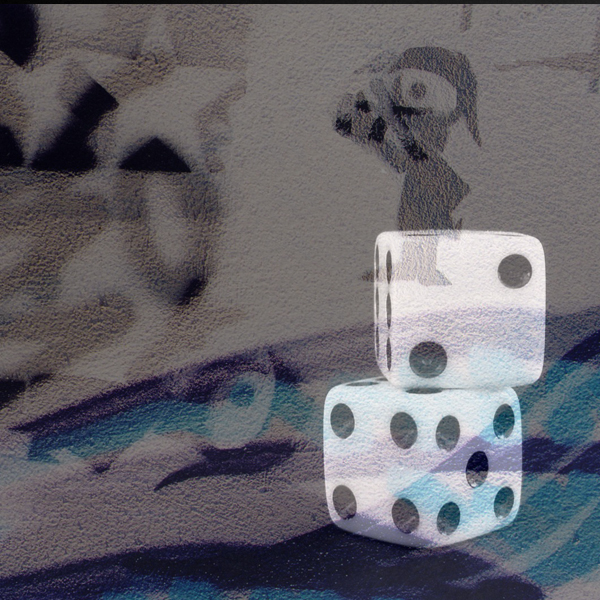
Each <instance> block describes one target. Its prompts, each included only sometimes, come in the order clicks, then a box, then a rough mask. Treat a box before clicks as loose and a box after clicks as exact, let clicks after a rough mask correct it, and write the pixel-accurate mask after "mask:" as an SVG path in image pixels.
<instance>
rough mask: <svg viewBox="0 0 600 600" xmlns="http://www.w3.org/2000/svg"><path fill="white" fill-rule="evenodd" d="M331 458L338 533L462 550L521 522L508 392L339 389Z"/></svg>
mask: <svg viewBox="0 0 600 600" xmlns="http://www.w3.org/2000/svg"><path fill="white" fill-rule="evenodd" d="M324 455H325V487H326V495H327V503H328V507H329V512H330V515H331V519H332V520H333V522H334V523H336V525H338V526H339V527H341V528H342V529H345V530H347V531H350V532H353V533H357V534H360V535H364V536H367V537H372V538H376V539H380V540H384V541H388V542H393V543H398V544H403V545H406V546H444V545H447V544H454V543H456V542H460V541H463V540H466V539H469V538H473V537H476V536H478V535H482V534H484V533H487V532H490V531H493V530H495V529H498V528H500V527H504V526H505V525H508V524H509V523H511V522H512V521H513V520H514V518H515V516H516V514H517V512H518V508H519V503H520V498H521V478H522V475H521V467H522V433H521V412H520V408H519V401H518V398H517V395H516V394H515V392H514V391H513V390H512V389H510V388H506V389H502V390H473V389H471V390H467V389H448V390H442V391H436V390H427V389H413V390H403V389H399V388H397V387H395V386H393V385H391V384H390V383H389V382H388V381H386V380H385V379H384V378H383V377H380V378H376V379H366V380H362V381H356V382H352V383H348V384H345V385H339V386H336V387H334V388H333V389H331V390H330V392H329V393H328V395H327V398H326V401H325V413H324Z"/></svg>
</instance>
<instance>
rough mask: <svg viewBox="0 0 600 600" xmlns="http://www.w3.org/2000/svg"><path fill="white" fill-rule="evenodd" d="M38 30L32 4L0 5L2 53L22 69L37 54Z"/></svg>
mask: <svg viewBox="0 0 600 600" xmlns="http://www.w3.org/2000/svg"><path fill="white" fill-rule="evenodd" d="M37 30H38V25H37V16H36V14H35V10H34V8H33V6H32V5H31V4H0V51H2V52H4V54H6V55H7V56H8V57H9V58H10V59H11V60H12V61H13V62H15V63H16V64H18V65H19V66H20V67H22V66H23V65H24V64H25V63H26V62H27V61H28V60H29V59H30V58H31V56H32V54H33V53H34V52H35V47H36V42H37Z"/></svg>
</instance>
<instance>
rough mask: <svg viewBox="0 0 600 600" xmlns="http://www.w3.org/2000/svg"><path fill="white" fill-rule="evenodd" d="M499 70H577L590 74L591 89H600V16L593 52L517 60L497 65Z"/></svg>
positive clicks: (596, 90) (593, 90) (597, 21)
mask: <svg viewBox="0 0 600 600" xmlns="http://www.w3.org/2000/svg"><path fill="white" fill-rule="evenodd" d="M495 66H496V68H497V69H498V70H499V71H510V70H512V69H519V68H521V67H547V68H549V69H551V70H553V71H576V72H577V73H581V74H585V75H588V76H589V78H590V79H589V91H590V92H594V93H595V92H598V90H599V89H600V17H599V18H598V19H597V20H596V32H595V35H594V41H593V43H592V51H591V52H572V53H569V54H566V55H565V56H558V57H546V58H541V59H537V60H517V61H514V62H513V63H511V64H499V65H495Z"/></svg>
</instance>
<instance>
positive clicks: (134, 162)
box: [119, 137, 190, 173]
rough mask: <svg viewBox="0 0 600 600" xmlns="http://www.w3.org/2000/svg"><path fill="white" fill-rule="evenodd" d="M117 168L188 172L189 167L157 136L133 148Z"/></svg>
mask: <svg viewBox="0 0 600 600" xmlns="http://www.w3.org/2000/svg"><path fill="white" fill-rule="evenodd" d="M119 168H120V169H124V170H126V171H158V172H160V171H162V172H170V173H190V168H189V167H188V165H187V164H186V162H185V161H184V160H183V159H182V158H181V157H180V156H179V155H178V154H177V152H175V150H173V149H172V148H171V147H170V146H168V145H167V144H166V143H165V142H163V141H162V140H161V139H159V138H157V137H153V138H152V139H151V140H148V141H147V142H145V143H144V144H142V145H141V146H140V147H139V148H137V149H136V150H134V152H132V153H131V154H130V155H129V156H128V157H127V158H125V159H124V160H123V161H122V162H121V164H120V165H119Z"/></svg>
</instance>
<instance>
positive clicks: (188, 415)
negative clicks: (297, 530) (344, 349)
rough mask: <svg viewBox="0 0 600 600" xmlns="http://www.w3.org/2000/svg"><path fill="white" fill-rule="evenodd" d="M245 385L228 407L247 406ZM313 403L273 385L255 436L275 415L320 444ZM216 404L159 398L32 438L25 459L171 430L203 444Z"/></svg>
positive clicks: (127, 442)
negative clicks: (268, 406) (267, 410)
mask: <svg viewBox="0 0 600 600" xmlns="http://www.w3.org/2000/svg"><path fill="white" fill-rule="evenodd" d="M249 395H250V390H249V386H247V385H245V384H240V385H238V386H234V388H233V389H232V394H231V395H230V397H229V401H230V402H231V403H232V404H233V405H237V406H248V404H249V403H250V404H251V401H252V398H250V397H249ZM315 408H316V404H315V403H314V402H312V401H310V400H309V399H307V398H306V397H305V396H304V395H303V394H301V393H300V392H299V391H298V390H297V389H296V388H295V387H294V386H292V385H289V384H286V383H277V384H276V386H275V394H274V398H273V400H272V404H271V409H270V413H269V415H268V417H267V419H266V420H265V423H264V424H263V427H262V429H261V431H260V433H259V435H258V436H257V438H260V437H261V436H262V434H263V433H264V432H265V431H266V430H267V429H268V426H269V423H270V422H271V419H272V418H273V417H280V418H281V419H283V420H284V421H286V422H287V423H289V424H290V425H292V426H293V427H294V428H295V429H296V430H299V431H300V432H302V433H303V434H304V435H305V436H306V437H307V438H309V439H311V440H313V441H315V442H317V443H319V444H320V443H321V438H322V431H321V418H320V415H317V414H316V413H315ZM213 411H219V405H211V404H204V403H203V404H194V403H191V402H187V401H183V400H168V401H166V400H162V401H161V400H159V401H157V402H153V403H152V404H146V405H144V406H140V407H137V408H134V409H131V410H128V411H125V412H122V413H119V414H116V415H112V416H110V417H107V418H105V419H103V420H102V421H98V422H97V423H93V424H91V425H87V426H85V427H82V428H80V429H75V430H71V431H67V432H64V433H58V434H52V435H48V436H45V437H40V438H37V439H34V440H33V441H32V443H31V444H30V447H29V459H30V460H33V461H43V462H57V460H56V459H55V458H54V453H55V452H57V451H59V450H68V451H69V452H71V453H73V454H74V455H75V456H77V457H79V458H90V457H92V456H96V455H99V454H104V453H107V452H114V451H120V450H123V449H125V448H127V447H129V446H131V445H132V444H134V443H135V442H137V441H139V440H141V439H142V438H143V437H144V436H145V435H147V434H148V433H153V434H156V435H162V434H166V433H170V432H174V431H188V432H190V433H194V434H196V435H198V436H201V437H202V438H204V439H206V440H207V441H208V442H210V441H211V432H210V430H209V428H208V427H207V426H206V423H207V420H208V419H209V417H210V415H211V414H213Z"/></svg>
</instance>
